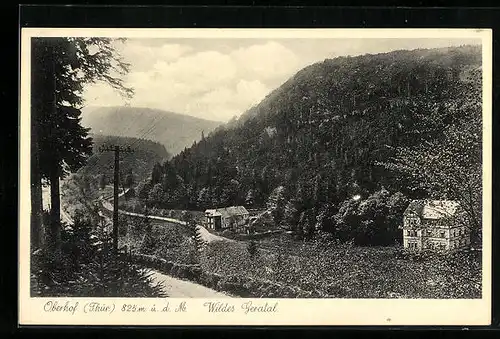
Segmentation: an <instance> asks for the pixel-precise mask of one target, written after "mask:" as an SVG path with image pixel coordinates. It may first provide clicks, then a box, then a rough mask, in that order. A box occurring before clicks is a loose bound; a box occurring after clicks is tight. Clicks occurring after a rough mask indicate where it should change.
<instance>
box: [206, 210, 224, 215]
mask: <svg viewBox="0 0 500 339" xmlns="http://www.w3.org/2000/svg"><path fill="white" fill-rule="evenodd" d="M205 214H209V215H211V216H216V215H217V216H218V215H221V214H220V213H219V212H217V210H215V209H210V210H205Z"/></svg>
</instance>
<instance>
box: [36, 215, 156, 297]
mask: <svg viewBox="0 0 500 339" xmlns="http://www.w3.org/2000/svg"><path fill="white" fill-rule="evenodd" d="M93 229H95V228H94V227H92V225H91V224H89V220H86V219H82V218H76V219H75V224H74V226H73V231H71V232H67V231H63V233H62V239H63V243H62V245H61V249H60V250H59V251H57V252H54V253H44V252H37V253H34V254H33V255H32V265H31V270H32V271H31V281H32V282H33V284H32V286H31V287H32V295H34V296H43V297H61V296H67V297H162V296H165V295H164V293H163V292H162V286H161V285H160V284H155V283H154V282H153V280H152V278H151V275H150V274H149V273H148V272H147V271H146V270H144V269H142V268H141V267H140V266H138V265H137V264H135V263H133V262H131V261H130V260H129V258H128V257H125V256H115V255H113V252H112V242H111V239H110V238H109V237H108V236H106V235H105V234H104V233H101V232H97V233H96V232H94V231H92V230H93ZM140 259H141V260H142V261H148V260H149V259H150V258H147V257H142V258H140Z"/></svg>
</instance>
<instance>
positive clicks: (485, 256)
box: [19, 28, 492, 326]
mask: <svg viewBox="0 0 500 339" xmlns="http://www.w3.org/2000/svg"><path fill="white" fill-rule="evenodd" d="M21 40H22V41H21V87H22V92H21V108H20V121H21V128H20V140H21V143H20V151H21V152H20V154H21V159H20V165H19V170H20V183H19V187H20V201H19V204H20V216H19V217H20V224H19V245H20V246H19V268H20V270H19V320H20V324H21V325H459V326H471V325H488V324H490V312H491V306H490V303H491V166H492V162H491V160H492V159H491V142H492V141H491V140H492V127H491V126H492V125H491V121H492V106H491V101H492V95H491V91H492V33H491V30H482V29H481V30H479V29H348V30H345V29H53V28H50V29H49V28H46V29H43V28H36V29H35V28H23V29H22V38H21Z"/></svg>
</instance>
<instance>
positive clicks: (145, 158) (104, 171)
mask: <svg viewBox="0 0 500 339" xmlns="http://www.w3.org/2000/svg"><path fill="white" fill-rule="evenodd" d="M91 136H92V141H93V145H92V147H93V150H92V156H91V157H89V159H88V161H87V163H86V164H85V166H83V167H82V168H81V169H80V170H79V171H78V173H79V174H83V175H85V176H88V177H89V178H93V179H94V180H93V181H94V182H95V183H98V184H99V185H101V186H104V185H107V184H109V183H112V181H113V169H114V153H113V152H111V151H106V152H100V151H99V149H100V147H101V146H103V145H117V146H131V149H132V150H133V153H121V154H120V176H121V177H122V183H123V184H126V182H127V181H128V182H129V183H128V186H132V185H133V183H137V182H139V181H140V180H143V179H145V178H147V177H148V176H149V175H150V174H151V170H152V169H153V166H154V164H155V163H158V162H163V161H165V160H167V159H168V158H169V157H170V154H169V153H168V152H167V150H166V149H165V146H163V145H162V144H160V143H158V142H154V141H151V140H146V139H137V138H127V137H119V136H109V135H99V134H93V135H91Z"/></svg>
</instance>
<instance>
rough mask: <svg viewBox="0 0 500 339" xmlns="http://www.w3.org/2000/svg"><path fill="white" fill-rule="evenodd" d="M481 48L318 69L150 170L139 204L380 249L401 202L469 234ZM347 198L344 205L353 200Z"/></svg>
mask: <svg viewBox="0 0 500 339" xmlns="http://www.w3.org/2000/svg"><path fill="white" fill-rule="evenodd" d="M481 100H482V99H481V48H480V46H463V47H458V48H444V49H430V50H413V51H395V52H390V53H383V54H377V55H363V56H356V57H339V58H335V59H327V60H325V61H323V62H319V63H316V64H313V65H310V66H308V67H306V68H304V69H302V70H301V71H299V72H298V73H297V74H296V75H295V76H294V77H292V78H291V79H289V80H288V81H287V82H286V83H284V84H283V85H282V86H281V87H279V88H278V89H276V90H275V91H273V92H272V93H271V94H270V95H269V96H268V97H266V98H265V99H264V100H263V101H262V102H261V103H260V104H259V105H257V106H256V107H253V108H252V109H250V110H249V111H247V112H246V113H245V114H243V115H242V116H241V117H240V119H239V120H238V121H235V122H233V123H231V125H228V126H226V127H221V128H218V129H217V130H216V131H214V132H213V133H210V134H209V135H207V136H206V137H205V138H204V139H202V140H201V141H199V142H197V143H195V144H194V145H193V146H192V147H191V148H189V149H186V150H185V151H183V152H181V153H180V154H178V155H176V156H175V157H174V158H173V159H171V160H170V161H168V162H165V163H164V164H162V165H157V166H155V168H154V169H153V172H152V176H151V180H150V181H148V182H147V183H143V184H142V185H141V187H140V191H139V194H140V197H141V198H142V199H143V200H144V201H146V202H147V203H148V204H149V205H152V206H160V207H167V208H173V207H179V208H186V207H188V208H192V209H204V208H207V207H215V206H227V205H233V204H243V205H246V206H248V207H264V206H267V207H268V208H270V209H271V210H272V211H273V216H274V217H275V222H276V223H279V224H282V225H283V226H284V227H287V228H291V229H292V230H294V231H295V233H297V234H299V235H300V236H306V235H309V236H311V235H312V234H313V233H314V232H315V230H324V231H328V232H331V233H334V234H335V235H336V236H337V237H338V238H342V239H345V240H348V239H354V240H355V241H356V242H358V243H371V244H373V243H377V244H378V243H380V244H381V243H390V242H392V241H395V239H396V238H397V236H398V235H399V233H400V231H397V226H398V224H399V223H400V220H401V214H402V211H403V210H404V208H405V207H406V205H407V201H408V199H410V198H418V197H434V198H446V199H458V200H460V201H461V202H462V203H463V204H464V206H465V207H466V209H467V212H468V216H469V218H470V224H471V226H472V227H475V228H476V230H477V228H478V227H479V225H480V203H479V202H480V196H481V185H480V183H481V181H480V178H481V112H482V111H481ZM353 197H354V199H353Z"/></svg>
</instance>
